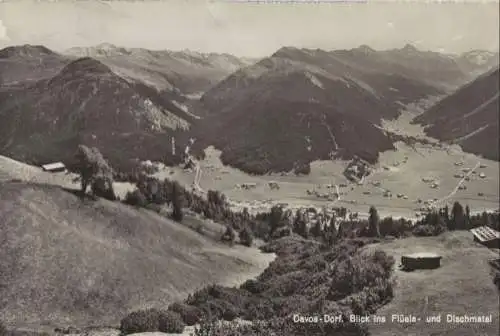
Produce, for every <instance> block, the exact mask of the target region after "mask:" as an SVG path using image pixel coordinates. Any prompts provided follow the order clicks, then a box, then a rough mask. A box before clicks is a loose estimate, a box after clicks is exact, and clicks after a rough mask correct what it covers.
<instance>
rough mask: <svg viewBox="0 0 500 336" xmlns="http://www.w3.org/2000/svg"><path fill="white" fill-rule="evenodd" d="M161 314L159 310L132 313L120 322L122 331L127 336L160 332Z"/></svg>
mask: <svg viewBox="0 0 500 336" xmlns="http://www.w3.org/2000/svg"><path fill="white" fill-rule="evenodd" d="M159 316H160V312H159V311H158V310H157V309H146V310H139V311H136V312H132V313H130V314H129V315H128V316H126V317H125V318H123V319H122V320H121V322H120V331H121V332H122V333H123V334H125V335H128V334H134V333H140V332H151V331H158V330H159V327H160V325H159Z"/></svg>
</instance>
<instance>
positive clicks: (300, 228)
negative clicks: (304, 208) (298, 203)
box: [292, 210, 309, 238]
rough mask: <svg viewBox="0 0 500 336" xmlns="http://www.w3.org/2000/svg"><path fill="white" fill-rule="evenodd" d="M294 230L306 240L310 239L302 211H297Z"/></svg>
mask: <svg viewBox="0 0 500 336" xmlns="http://www.w3.org/2000/svg"><path fill="white" fill-rule="evenodd" d="M292 230H293V232H295V233H296V234H298V235H299V236H302V237H304V238H308V236H309V232H308V231H307V222H306V219H305V218H304V214H303V213H302V212H301V211H300V210H297V213H296V215H295V219H294V221H293V228H292Z"/></svg>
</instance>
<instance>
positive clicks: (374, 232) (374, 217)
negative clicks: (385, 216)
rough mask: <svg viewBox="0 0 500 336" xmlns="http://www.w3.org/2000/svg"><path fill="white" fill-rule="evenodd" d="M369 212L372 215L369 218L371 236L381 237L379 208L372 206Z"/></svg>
mask: <svg viewBox="0 0 500 336" xmlns="http://www.w3.org/2000/svg"><path fill="white" fill-rule="evenodd" d="M369 213H370V217H369V218H368V225H369V230H370V236H372V237H380V228H379V221H380V218H379V216H378V212H377V209H376V208H375V207H374V206H371V207H370V210H369Z"/></svg>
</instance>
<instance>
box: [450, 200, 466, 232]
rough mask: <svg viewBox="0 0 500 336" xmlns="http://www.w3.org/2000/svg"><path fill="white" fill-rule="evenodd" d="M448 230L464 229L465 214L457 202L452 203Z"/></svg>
mask: <svg viewBox="0 0 500 336" xmlns="http://www.w3.org/2000/svg"><path fill="white" fill-rule="evenodd" d="M450 226H451V227H450V228H449V229H450V230H457V229H458V230H460V229H464V228H465V214H464V208H463V207H462V204H460V203H459V202H455V203H453V207H452V209H451V220H450Z"/></svg>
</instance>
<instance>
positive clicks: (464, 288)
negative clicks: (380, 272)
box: [366, 232, 500, 336]
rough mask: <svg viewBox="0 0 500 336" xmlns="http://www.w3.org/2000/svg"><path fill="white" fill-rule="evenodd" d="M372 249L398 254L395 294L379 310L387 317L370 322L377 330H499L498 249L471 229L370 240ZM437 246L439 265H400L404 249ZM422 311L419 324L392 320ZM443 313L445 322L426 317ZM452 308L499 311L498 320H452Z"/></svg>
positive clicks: (454, 335) (454, 334) (456, 335)
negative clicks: (495, 273) (484, 242)
mask: <svg viewBox="0 0 500 336" xmlns="http://www.w3.org/2000/svg"><path fill="white" fill-rule="evenodd" d="M366 249H367V250H366V251H367V252H369V251H373V250H375V249H380V250H383V251H385V252H387V253H389V254H391V255H392V256H394V258H395V259H396V265H395V266H396V269H395V281H396V286H395V295H394V299H393V300H392V301H391V302H389V303H388V304H387V305H385V306H383V307H382V308H380V309H379V310H378V311H377V313H376V315H379V316H382V315H384V316H386V318H387V322H386V323H381V324H370V331H371V332H372V333H373V334H374V335H377V336H393V335H407V336H430V335H432V336H468V335H478V336H479V335H483V336H494V335H498V333H499V322H500V321H499V316H498V310H499V302H498V289H497V288H496V287H495V284H494V283H493V276H492V275H491V267H490V265H489V264H488V261H489V260H492V259H496V258H498V253H497V252H493V251H492V250H489V249H487V248H485V247H484V246H482V245H479V244H477V243H475V242H473V237H472V234H471V233H470V232H446V233H444V234H443V235H440V236H437V237H411V238H406V239H399V240H394V241H391V242H382V243H379V244H373V245H369V246H367V248H366ZM417 252H433V253H437V254H439V255H441V256H442V257H443V258H442V259H441V267H440V268H438V269H435V270H418V271H413V272H404V271H401V270H400V269H399V268H397V266H398V264H399V263H400V260H401V256H402V255H403V254H410V253H417ZM393 314H405V315H410V314H411V315H414V316H416V317H420V318H421V319H422V320H421V321H420V322H417V323H414V324H408V323H406V324H405V323H391V315H393ZM439 314H441V318H442V321H441V323H426V322H425V318H426V317H427V316H435V315H439ZM446 314H456V315H464V314H469V315H489V314H492V315H493V321H492V323H476V324H475V323H467V324H452V323H446Z"/></svg>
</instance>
